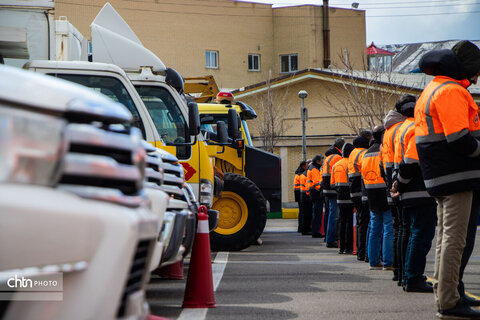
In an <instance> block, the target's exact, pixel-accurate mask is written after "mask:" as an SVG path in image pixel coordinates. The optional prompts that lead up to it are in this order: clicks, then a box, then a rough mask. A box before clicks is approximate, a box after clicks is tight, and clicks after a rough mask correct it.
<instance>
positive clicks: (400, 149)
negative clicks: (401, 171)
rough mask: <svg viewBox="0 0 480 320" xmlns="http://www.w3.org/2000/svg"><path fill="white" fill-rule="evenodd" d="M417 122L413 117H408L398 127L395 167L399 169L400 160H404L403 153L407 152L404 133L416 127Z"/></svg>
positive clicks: (394, 157) (394, 156) (394, 155)
mask: <svg viewBox="0 0 480 320" xmlns="http://www.w3.org/2000/svg"><path fill="white" fill-rule="evenodd" d="M414 126H415V122H414V119H413V118H408V119H407V120H405V121H404V122H403V123H402V125H401V126H400V127H399V128H398V134H397V135H396V136H395V143H394V144H395V152H394V154H393V167H394V168H395V169H398V167H399V166H400V162H402V159H403V155H404V154H405V145H404V143H403V139H404V137H403V133H404V132H406V130H407V129H409V128H412V127H413V128H415V127H414Z"/></svg>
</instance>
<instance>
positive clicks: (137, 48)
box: [90, 2, 166, 73]
mask: <svg viewBox="0 0 480 320" xmlns="http://www.w3.org/2000/svg"><path fill="white" fill-rule="evenodd" d="M90 28H91V30H92V61H94V62H104V63H111V64H115V65H117V66H119V67H120V68H122V69H124V70H127V71H138V70H139V69H140V67H146V66H148V67H152V71H153V72H158V73H164V72H165V70H166V68H165V65H164V64H163V62H162V60H160V58H158V57H157V56H156V55H155V54H154V53H153V52H151V51H150V50H148V49H147V48H145V47H144V46H143V44H142V43H141V42H140V40H139V39H138V37H137V35H136V34H135V32H133V30H132V29H131V28H130V26H129V25H128V24H127V23H126V22H125V20H123V18H122V17H121V16H120V15H119V14H118V12H117V11H116V10H115V9H114V8H113V7H112V5H111V4H110V3H108V2H107V3H106V4H105V5H104V6H103V8H102V9H101V10H100V12H99V13H98V15H97V16H96V17H95V20H93V22H92V24H91V25H90Z"/></svg>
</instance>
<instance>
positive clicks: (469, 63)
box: [452, 40, 480, 79]
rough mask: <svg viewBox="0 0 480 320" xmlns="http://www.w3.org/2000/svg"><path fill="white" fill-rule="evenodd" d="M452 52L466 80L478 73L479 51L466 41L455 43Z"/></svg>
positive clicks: (479, 64)
mask: <svg viewBox="0 0 480 320" xmlns="http://www.w3.org/2000/svg"><path fill="white" fill-rule="evenodd" d="M452 51H453V52H454V53H455V55H456V56H457V58H458V60H459V61H460V64H461V65H462V67H463V69H464V70H465V73H466V75H467V78H468V79H471V78H472V77H473V76H474V75H476V74H477V73H479V72H480V49H479V48H478V47H477V46H476V45H474V44H473V43H471V42H470V41H467V40H462V41H459V42H457V43H456V44H455V45H454V46H453V48H452Z"/></svg>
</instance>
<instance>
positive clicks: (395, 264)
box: [390, 205, 400, 276]
mask: <svg viewBox="0 0 480 320" xmlns="http://www.w3.org/2000/svg"><path fill="white" fill-rule="evenodd" d="M390 210H391V211H392V219H393V273H394V274H395V275H397V276H398V268H399V264H400V257H399V255H398V250H397V247H398V238H399V231H400V230H399V229H400V226H399V218H398V209H397V206H395V205H391V206H390Z"/></svg>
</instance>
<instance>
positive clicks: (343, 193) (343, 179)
mask: <svg viewBox="0 0 480 320" xmlns="http://www.w3.org/2000/svg"><path fill="white" fill-rule="evenodd" d="M330 184H331V185H332V186H335V190H336V191H337V203H338V204H351V203H352V200H351V199H350V183H349V182H348V158H342V159H341V160H339V161H338V162H337V163H335V165H334V166H333V169H332V177H331V180H330Z"/></svg>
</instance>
